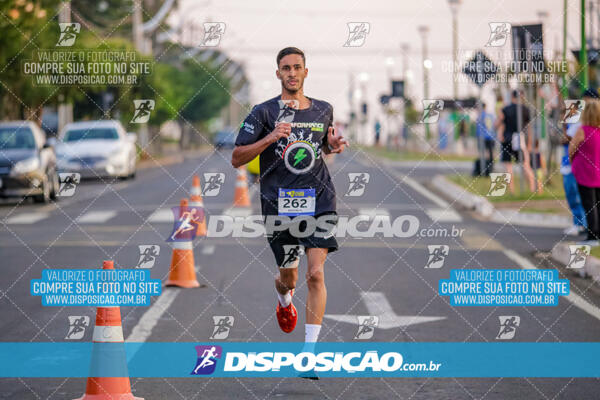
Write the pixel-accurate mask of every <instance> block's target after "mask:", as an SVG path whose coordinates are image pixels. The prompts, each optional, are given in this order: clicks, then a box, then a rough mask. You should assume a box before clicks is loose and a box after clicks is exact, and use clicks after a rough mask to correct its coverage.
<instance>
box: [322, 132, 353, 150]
mask: <svg viewBox="0 0 600 400" xmlns="http://www.w3.org/2000/svg"><path fill="white" fill-rule="evenodd" d="M327 135H328V138H327V142H328V143H329V145H330V146H331V149H330V151H331V153H341V152H342V151H344V146H350V144H349V143H348V141H347V140H346V139H344V137H343V136H341V135H340V134H338V133H336V132H335V129H333V127H331V126H330V127H329V129H328V130H327Z"/></svg>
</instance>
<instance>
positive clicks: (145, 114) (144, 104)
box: [131, 99, 154, 124]
mask: <svg viewBox="0 0 600 400" xmlns="http://www.w3.org/2000/svg"><path fill="white" fill-rule="evenodd" d="M133 106H134V107H135V112H134V113H133V118H131V123H132V124H145V123H146V122H148V120H149V119H150V111H152V110H154V100H150V99H143V100H134V101H133Z"/></svg>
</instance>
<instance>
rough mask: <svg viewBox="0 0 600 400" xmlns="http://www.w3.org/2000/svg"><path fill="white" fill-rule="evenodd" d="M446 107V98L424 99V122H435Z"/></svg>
mask: <svg viewBox="0 0 600 400" xmlns="http://www.w3.org/2000/svg"><path fill="white" fill-rule="evenodd" d="M443 109H444V100H423V117H422V118H421V121H419V122H421V123H422V124H435V123H436V122H438V119H440V113H441V112H442V110H443Z"/></svg>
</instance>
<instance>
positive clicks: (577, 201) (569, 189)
mask: <svg viewBox="0 0 600 400" xmlns="http://www.w3.org/2000/svg"><path fill="white" fill-rule="evenodd" d="M597 98H598V95H597V94H596V92H594V91H593V90H590V89H587V90H586V91H585V93H584V94H583V100H584V101H589V100H591V99H597ZM579 128H581V121H578V122H575V123H572V124H566V129H565V131H564V133H563V137H562V140H561V144H562V145H563V150H564V154H563V157H562V159H561V164H560V173H561V174H562V176H563V187H564V189H565V197H566V199H567V204H568V205H569V208H570V209H571V213H572V214H573V226H570V227H568V228H567V229H565V230H564V234H565V235H570V236H577V235H579V234H581V233H584V232H586V229H587V219H586V217H585V210H584V209H583V205H582V204H581V196H579V188H578V187H577V181H576V180H575V176H574V175H573V172H572V170H571V162H570V161H569V142H570V141H571V139H572V138H573V136H575V133H576V132H577V131H578V130H579Z"/></svg>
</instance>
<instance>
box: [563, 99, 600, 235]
mask: <svg viewBox="0 0 600 400" xmlns="http://www.w3.org/2000/svg"><path fill="white" fill-rule="evenodd" d="M569 159H570V161H571V169H572V172H573V175H574V176H575V180H576V181H577V186H578V188H579V195H580V196H581V203H582V205H583V209H584V210H585V215H586V218H587V238H586V243H587V244H590V245H597V243H598V239H600V208H599V207H600V205H599V204H598V202H600V101H599V100H598V99H592V98H590V99H586V103H585V108H584V110H583V113H582V115H581V127H580V128H579V129H578V130H577V132H576V133H575V135H574V136H573V138H572V139H571V141H570V143H569Z"/></svg>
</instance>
